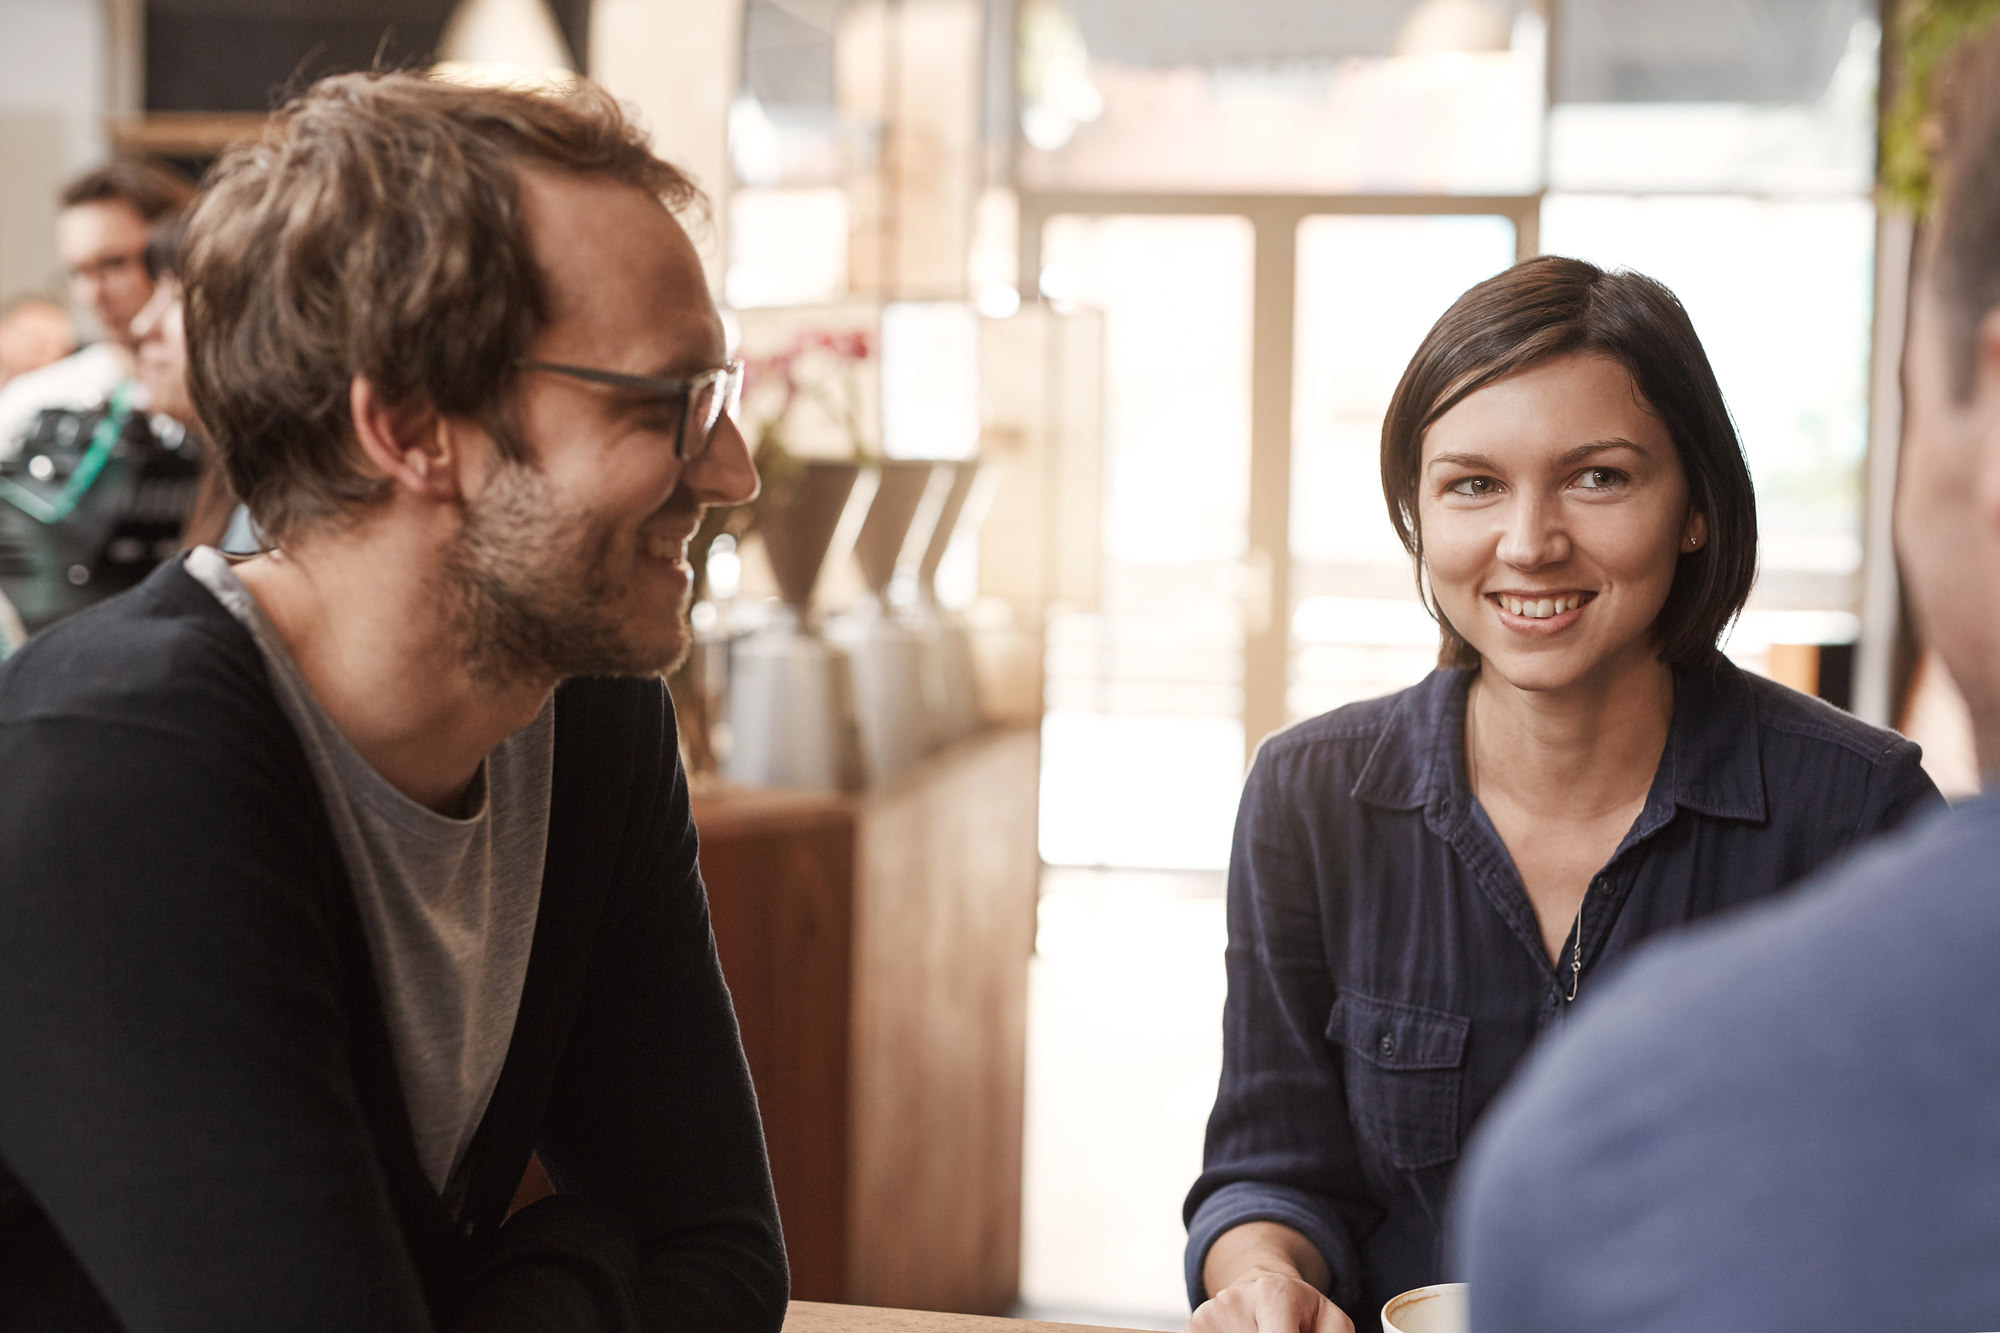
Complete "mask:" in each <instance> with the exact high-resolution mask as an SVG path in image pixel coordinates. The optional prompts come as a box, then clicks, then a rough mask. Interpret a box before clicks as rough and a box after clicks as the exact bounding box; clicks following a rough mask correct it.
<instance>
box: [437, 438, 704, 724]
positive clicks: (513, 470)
mask: <svg viewBox="0 0 2000 1333" xmlns="http://www.w3.org/2000/svg"><path fill="white" fill-rule="evenodd" d="M464 516H465V517H464V523H463V525H462V526H461V527H460V529H459V533H458V537H457V540H456V541H455V542H454V543H453V548H452V550H451V551H450V552H449V553H448V555H447V556H446V560H445V566H444V573H443V579H444V583H445V594H446V596H445V599H444V600H445V604H446V605H447V606H449V607H450V608H451V609H452V614H453V619H454V621H455V628H456V630H457V632H458V639H459V643H460V645H461V647H462V650H463V652H464V654H465V661H466V668H467V670H468V671H469V672H470V673H471V675H472V677H473V679H475V680H477V681H480V682H481V683H483V684H488V685H497V686H507V685H513V684H516V683H519V682H521V681H523V680H533V679H537V678H540V679H547V678H549V677H554V678H556V679H558V680H560V679H563V678H566V677H569V676H657V675H664V674H666V673H668V672H671V671H672V670H673V669H674V668H675V667H677V666H679V665H680V663H681V660H682V659H683V658H685V657H686V656H687V649H688V637H689V636H688V628H687V619H686V610H687V608H686V606H685V605H684V604H683V605H680V606H676V607H675V608H674V609H673V611H672V612H671V613H670V614H669V616H668V623H667V624H664V625H661V624H649V623H645V622H643V621H640V620H638V619H637V617H638V616H639V614H640V613H639V612H638V610H637V609H636V608H635V607H634V604H633V603H634V600H635V597H636V594H635V592H634V590H633V588H632V586H631V585H630V584H629V583H623V582H620V581H619V580H618V578H617V577H616V576H615V575H614V574H613V573H612V572H611V570H612V565H613V557H614V555H615V554H616V552H615V550H614V547H615V545H616V543H617V540H618V538H617V533H616V531H615V530H614V529H613V528H612V527H611V526H610V525H607V524H604V523H602V522H601V521H598V520H595V519H594V518H593V517H592V516H591V515H590V513H589V512H588V511H585V510H567V511H566V510H564V509H562V508H561V507H560V506H559V505H558V504H557V502H556V500H555V497H554V495H553V493H552V490H551V488H550V486H549V484H548V480H547V478H545V477H543V476H542V475H541V473H539V472H537V471H536V470H535V469H534V468H533V467H531V466H528V465H526V464H519V463H503V464H501V465H500V468H499V470H498V471H497V472H496V473H495V474H494V475H493V477H492V479H491V481H490V483H489V484H488V485H487V487H486V489H485V493H484V494H482V495H481V496H480V498H479V500H478V501H477V503H474V502H471V501H468V502H466V504H465V507H464Z"/></svg>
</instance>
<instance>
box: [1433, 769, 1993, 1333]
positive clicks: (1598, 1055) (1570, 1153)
mask: <svg viewBox="0 0 2000 1333" xmlns="http://www.w3.org/2000/svg"><path fill="white" fill-rule="evenodd" d="M1996 861H2000V804H1995V803H1992V802H1981V803H1979V804H1978V805H1977V806H1975V807H1972V808H1961V809H1959V810H1955V811H1951V812H1949V813H1945V814H1942V815H1939V816H1936V817H1933V818H1930V819H1926V820H1923V821H1921V822H1920V823H1919V824H1917V825H1916V826H1915V827H1914V828H1911V829H1909V830H1907V831H1905V832H1903V833H1900V834H1897V835H1893V836H1891V837H1889V838H1886V839H1884V840H1883V841H1881V842H1879V843H1877V844H1875V845H1874V846H1873V847H1871V848H1870V849H1869V850H1868V851H1866V852H1864V853H1862V854H1861V855H1859V856H1857V857H1855V858H1854V859H1853V860H1851V861H1848V862H1846V863H1845V864H1844V865H1842V866H1841V867H1840V868H1838V869H1837V870H1835V871H1833V872H1831V873H1829V874H1827V875H1825V876H1822V877H1820V878H1818V879H1817V880H1815V881H1810V882H1808V884H1806V885H1805V886H1803V887H1802V888H1801V889H1799V890H1798V891H1797V892H1796V893H1794V894H1791V895H1788V896H1786V897H1785V898H1783V899H1779V900H1776V901H1773V902H1771V903H1767V904H1763V905H1760V906H1758V907H1756V908H1753V909H1750V910H1748V911H1746V912H1744V913H1741V914H1738V915H1735V916H1733V917H1729V918H1724V919H1721V920H1718V921H1716V922H1714V923H1711V924H1709V925H1706V926H1703V927H1699V928H1696V929H1694V930H1690V931H1688V932H1685V933H1683V934H1682V935H1680V936H1679V937H1677V938H1672V939H1667V940H1663V941H1661V942H1658V943H1656V944H1654V945H1653V946H1651V947H1649V948H1648V949H1647V950H1645V951H1644V952H1642V953H1641V955H1640V956H1639V957H1638V959H1637V960H1636V961H1635V962H1634V963H1633V964H1632V965H1631V966H1630V967H1629V968H1628V969H1627V970H1626V971H1625V972H1624V973H1622V974H1621V975H1620V976H1619V977H1617V978H1616V979H1615V980H1613V981H1612V982H1610V983H1609V984H1607V985H1606V986H1605V987H1603V988H1602V990H1601V991H1600V992H1599V993H1598V994H1597V995H1596V996H1595V997H1592V998H1591V999H1588V1000H1586V1001H1585V1003H1584V1004H1583V1006H1582V1007H1581V1008H1580V1009H1579V1012H1578V1014H1577V1016H1576V1018H1575V1020H1574V1021H1573V1023H1572V1024H1571V1025H1570V1026H1569V1027H1568V1028H1567V1029H1566V1030H1564V1031H1562V1032H1560V1033H1558V1034H1555V1035H1554V1036H1553V1037H1552V1039H1551V1040H1550V1041H1549V1042H1548V1044H1547V1045H1546V1046H1545V1047H1544V1048H1543V1049H1542V1050H1541V1051H1539V1052H1538V1053H1537V1055H1536V1056H1535V1058H1534V1059H1533V1060H1532V1062H1531V1063H1530V1065H1529V1067H1528V1069H1527V1070H1526V1071H1524V1075H1523V1077H1522V1078H1520V1079H1519V1080H1518V1081H1517V1084H1516V1087H1515V1088H1514V1090H1513V1091H1512V1092H1511V1093H1510V1094H1509V1095H1508V1096H1507V1097H1506V1098H1505V1099H1504V1100H1503V1102H1502V1103H1501V1104H1500V1105H1499V1106H1498V1107H1497V1108H1496V1109H1495V1112H1494V1113H1493V1115H1492V1116H1491V1118H1490V1119H1489V1122H1488V1123H1487V1124H1486V1125H1485V1126H1484V1127H1483V1131H1482V1134H1481V1137H1480V1140H1479V1141H1478V1142H1477V1143H1476V1144H1475V1147H1474V1151H1473V1153H1472V1155H1471V1158H1470V1160H1469V1163H1468V1169H1467V1172H1466V1185H1465V1191H1466V1200H1467V1204H1466V1209H1467V1245H1466V1255H1467V1262H1468V1264H1469V1276H1470V1277H1471V1278H1472V1280H1473V1281H1474V1282H1475V1284H1477V1283H1478V1282H1480V1281H1481V1280H1482V1279H1485V1280H1487V1281H1489V1283H1490V1284H1491V1286H1492V1288H1493V1289H1494V1290H1495V1291H1496V1293H1498V1294H1497V1295H1496V1302H1497V1303H1496V1304H1495V1305H1494V1306H1491V1307H1489V1308H1488V1310H1487V1312H1486V1313H1487V1314H1488V1315H1490V1316H1492V1318H1491V1319H1490V1321H1489V1323H1488V1326H1489V1327H1492V1328H1495V1329H1501V1330H1506V1329H1514V1328H1528V1327H1536V1328H1538V1329H1547V1328H1551V1327H1570V1326H1575V1327H1579V1328H1580V1327H1625V1328H1633V1329H1652V1328H1662V1329H1664V1328H1668V1327H1696V1326H1703V1322H1702V1318H1692V1321H1691V1322H1690V1317H1691V1316H1694V1315H1696V1314H1697V1313H1699V1312H1697V1311H1696V1310H1695V1308H1694V1306H1696V1305H1699V1304H1701V1302H1703V1301H1706V1300H1709V1299H1711V1298H1717V1299H1737V1300H1743V1299H1753V1298H1754V1299H1753V1306H1746V1307H1744V1308H1745V1309H1750V1308H1753V1307H1754V1308H1757V1309H1762V1308H1763V1307H1762V1306H1755V1304H1754V1302H1755V1301H1758V1300H1765V1299H1767V1298H1774V1297H1776V1296H1786V1297H1787V1298H1789V1296H1790V1295H1791V1294H1793V1292H1794V1288H1795V1287H1796V1285H1797V1279H1798V1277H1799V1274H1800V1272H1801V1267H1800V1266H1801V1265H1808V1266H1810V1265H1818V1266H1820V1267H1824V1268H1826V1269H1828V1272H1827V1277H1828V1279H1829V1280H1830V1281H1831V1282H1832V1283H1833V1286H1834V1288H1839V1287H1840V1286H1841V1285H1842V1281H1841V1278H1840V1275H1839V1274H1838V1273H1837V1272H1834V1271H1832V1270H1833V1269H1837V1268H1838V1267H1839V1266H1840V1265H1842V1264H1847V1263H1852V1264H1854V1265H1858V1266H1861V1267H1865V1266H1867V1265H1869V1264H1874V1265H1877V1266H1878V1267H1879V1266H1880V1265H1881V1264H1882V1263H1883V1261H1884V1256H1885V1255H1888V1254H1890V1253H1891V1252H1892V1251H1896V1250H1897V1247H1899V1246H1903V1245H1904V1244H1905V1243H1906V1242H1907V1241H1909V1239H1910V1238H1911V1236H1912V1235H1913V1234H1916V1235H1920V1234H1925V1233H1927V1232H1928V1231H1929V1230H1930V1229H1931V1228H1932V1227H1933V1226H1934V1225H1937V1224H1940V1223H1942V1222H1944V1221H1945V1220H1946V1219H1947V1217H1948V1215H1950V1214H1951V1213H1952V1212H1954V1211H1957V1212H1958V1213H1959V1214H1960V1215H1961V1216H1960V1217H1959V1219H1958V1220H1960V1221H1962V1222H1963V1223H1964V1225H1965V1226H1966V1227H1967V1228H1968V1229H1969V1231H1968V1234H1971V1233H1977V1234H1978V1235H1979V1236H1981V1237H1983V1238H1985V1239H1989V1240H1991V1241H1993V1242H1994V1243H1996V1244H2000V1150H1996V1149H1995V1148H1994V1147H1992V1146H1991V1145H1990V1143H1987V1140H1989V1139H1990V1137H1991V1136H1990V1133H1989V1130H1988V1127H1986V1126H1985V1125H1984V1124H1983V1123H1982V1124H1980V1125H1979V1127H1978V1128H1977V1130H1976V1132H1974V1122H1984V1121H1986V1120H1990V1118H1991V1117H1992V1116H1993V1115H1994V1114H1996V1113H2000V1080H1996V1079H1995V1078H1994V1076H1993V1074H1992V1072H1991V1071H1993V1070H1994V1069H1996V1068H2000V1029H1996V1025H1994V1024H1992V1023H1990V1022H1988V1021H1987V1018H1986V1016H1988V1015H1990V1014H1992V1013H1993V1012H1995V1011H1996V1009H2000V969H1996V968H1995V967H1994V966H1993V964H1992V959H1993V958H1994V957H1995V956H2000V895H1996V894H1995V893H1994V892H1993V891H1992V869H1991V867H1992V866H1993V865H1994V864H1995V862H1996ZM1982 1145H1984V1146H1982ZM1551 1189H1559V1190H1561V1191H1562V1192H1563V1193H1564V1195H1565V1201H1564V1204H1563V1206H1564V1207H1565V1208H1567V1209H1570V1210H1571V1211H1572V1216H1573V1218H1574V1220H1575V1221H1576V1223H1577V1225H1578V1227H1579V1228H1581V1229H1582V1230H1583V1231H1586V1232H1588V1233H1589V1235H1590V1236H1591V1240H1590V1242H1589V1244H1588V1245H1587V1246H1585V1247H1584V1248H1585V1250H1587V1251H1590V1252H1589V1253H1583V1252H1578V1251H1571V1252H1569V1253H1567V1254H1565V1255H1562V1256H1554V1255H1550V1254H1547V1253H1545V1252H1543V1249H1542V1246H1541V1245H1540V1244H1539V1243H1538V1242H1536V1241H1534V1240H1532V1239H1531V1238H1526V1237H1521V1236H1513V1237H1511V1238H1510V1236H1509V1235H1508V1233H1507V1218H1508V1217H1509V1216H1513V1215H1516V1214H1517V1213H1518V1211H1519V1210H1521V1209H1524V1208H1526V1209H1532V1207H1533V1206H1534V1202H1533V1201H1535V1200H1543V1201H1548V1200H1546V1199H1544V1196H1546V1195H1547V1194H1548V1192H1549V1191H1550V1190H1551ZM1968 1189H1970V1190H1971V1195H1968V1196H1967V1198H1966V1200H1965V1201H1964V1202H1963V1206H1962V1207H1961V1206H1959V1205H1956V1204H1954V1203H1953V1202H1951V1200H1952V1198H1953V1196H1954V1194H1955V1193H1964V1192H1965V1191H1966V1190H1968ZM1973 1195H1976V1196H1977V1197H1976V1198H1975V1197H1972V1196H1973ZM1982 1200H1983V1202H1982ZM1940 1264H1942V1266H1940ZM1899 1265H1900V1266H1907V1269H1908V1271H1907V1272H1904V1271H1903V1267H1900V1266H1899ZM1559 1267H1562V1268H1564V1271H1565V1272H1567V1274H1568V1275H1567V1276H1565V1275H1564V1272H1558V1271H1557V1270H1558V1268H1559ZM1852 1271H1859V1269H1858V1268H1856V1269H1854V1270H1852ZM1885 1271H1897V1272H1898V1273H1899V1275H1901V1276H1905V1277H1916V1276H1917V1275H1919V1274H1928V1275H1929V1276H1930V1277H1933V1278H1935V1279H1936V1280H1937V1282H1936V1286H1935V1290H1936V1291H1937V1292H1939V1293H1950V1292H1954V1291H1955V1292H1958V1293H1959V1294H1963V1292H1964V1291H1966V1290H1969V1289H1970V1288H1969V1287H1968V1286H1967V1284H1968V1283H1972V1284H1976V1283H1977V1282H1979V1281H1981V1280H1984V1281H1986V1282H1987V1283H1988V1287H1987V1288H1985V1291H1986V1293H1987V1294H1989V1295H1992V1296H1994V1297H1996V1298H2000V1270H1996V1271H1995V1273H1993V1274H1991V1275H1989V1276H1988V1277H1987V1278H1985V1279H1981V1278H1979V1276H1978V1274H1976V1273H1973V1272H1971V1271H1969V1270H1964V1269H1962V1268H1953V1267H1952V1266H1951V1265H1950V1264H1949V1263H1946V1262H1944V1261H1943V1260H1942V1259H1941V1258H1940V1259H1938V1261H1937V1262H1933V1261H1932V1260H1927V1259H1926V1258H1924V1256H1923V1255H1921V1254H1917V1253H1911V1254H1901V1253H1896V1254H1895V1257H1894V1261H1893V1262H1892V1263H1891V1264H1890V1266H1889V1268H1888V1269H1887V1270H1885ZM1583 1272H1604V1273H1633V1272H1643V1273H1644V1278H1645V1281H1646V1282H1647V1283H1651V1284H1652V1287H1653V1291H1652V1295H1653V1296H1657V1297H1660V1298H1661V1301H1662V1302H1664V1303H1655V1304H1653V1305H1651V1306H1648V1304H1647V1302H1648V1300H1649V1299H1651V1298H1650V1297H1648V1296H1647V1295H1646V1294H1645V1291H1644V1288H1643V1287H1632V1288H1631V1289H1629V1290H1626V1291H1622V1292H1621V1291H1618V1290H1614V1289H1613V1288H1614V1287H1615V1286H1616V1283H1606V1282H1599V1281H1596V1280H1595V1279H1586V1278H1585V1277H1583V1276H1580V1275H1579V1274H1580V1273H1583ZM1509 1273H1513V1274H1516V1275H1517V1276H1508V1275H1507V1274H1509ZM1489 1274H1491V1276H1490V1277H1489V1276H1488V1275H1489ZM1758 1277H1761V1279H1762V1282H1761V1285H1759V1284H1757V1283H1755V1282H1754V1281H1753V1279H1755V1278H1758ZM1850 1285H1851V1283H1850ZM1475 1289H1476V1288H1475ZM1746 1293H1747V1294H1746ZM1634 1302H1636V1304H1634ZM1482 1303H1483V1302H1482ZM1502 1306H1506V1307H1508V1311H1511V1313H1508V1311H1503V1310H1502V1309H1501V1307H1502ZM1558 1307H1568V1309H1569V1313H1570V1314H1573V1315H1575V1317H1576V1318H1575V1321H1573V1323H1562V1322H1561V1321H1558V1323H1557V1324H1554V1325H1551V1324H1548V1323H1545V1322H1539V1321H1540V1320H1541V1319H1543V1318H1545V1317H1548V1316H1550V1315H1551V1313H1552V1312H1553V1311H1554V1310H1555V1309H1556V1308H1558ZM1642 1309H1648V1310H1650V1313H1648V1314H1645V1315H1644V1316H1643V1317H1641V1314H1640V1311H1641V1310H1642ZM1523 1311H1528V1312H1531V1313H1532V1315H1533V1316H1534V1317H1533V1318H1515V1317H1513V1316H1515V1315H1521V1314H1522V1312H1523ZM1662 1311H1667V1312H1669V1313H1670V1315H1671V1317H1670V1318H1667V1319H1666V1320H1665V1321H1664V1322H1663V1320H1662V1318H1661V1317H1660V1314H1661V1312H1662ZM1675 1319H1678V1320H1680V1321H1681V1322H1679V1323H1678V1324H1677V1323H1675V1322H1674V1320H1675ZM1805 1322H1807V1323H1812V1321H1811V1320H1807V1321H1805ZM1708 1326H1714V1325H1708ZM1730 1326H1732V1327H1750V1326H1753V1325H1752V1324H1746V1323H1741V1322H1738V1323H1735V1324H1732V1325H1730ZM1812 1326H1816V1327H1828V1328H1847V1327H1859V1326H1860V1325H1856V1324H1853V1323H1850V1322H1841V1321H1839V1320H1834V1321H1832V1322H1828V1323H1825V1324H1816V1323H1815V1324H1813V1325H1812ZM1965 1326H1967V1327H1970V1326H1971V1325H1965Z"/></svg>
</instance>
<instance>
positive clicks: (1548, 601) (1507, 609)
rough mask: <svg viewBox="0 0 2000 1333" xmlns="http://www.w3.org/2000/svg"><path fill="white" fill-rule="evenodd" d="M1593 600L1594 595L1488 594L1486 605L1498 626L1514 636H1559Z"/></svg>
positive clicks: (1570, 592)
mask: <svg viewBox="0 0 2000 1333" xmlns="http://www.w3.org/2000/svg"><path fill="white" fill-rule="evenodd" d="M1596 597H1597V594H1596V593H1594V592H1587V591H1580V590H1577V589H1565V590H1561V591H1556V590H1548V591H1541V592H1536V591H1526V592H1489V593H1487V594H1486V602H1487V604H1488V605H1489V606H1491V607H1493V608H1494V609H1495V611H1496V612H1497V618H1498V619H1499V621H1500V623H1501V624H1502V625H1504V626H1506V627H1507V628H1508V629H1510V630H1512V631H1514V632H1515V633H1517V634H1538V635H1554V634H1560V633H1562V632H1563V631H1564V630H1566V629H1568V628H1569V627H1570V626H1572V625H1574V624H1576V623H1577V621H1578V620H1580V619H1582V618H1583V612H1584V608H1585V607H1587V606H1589V605H1590V603H1591V602H1592V601H1594V600H1595V599H1596Z"/></svg>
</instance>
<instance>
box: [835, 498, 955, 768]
mask: <svg viewBox="0 0 2000 1333" xmlns="http://www.w3.org/2000/svg"><path fill="white" fill-rule="evenodd" d="M945 466H948V465H939V464H936V463H932V462H929V461H926V460H916V459H888V460H885V461H884V462H883V463H882V464H881V483H880V485H879V486H877V488H876V490H875V496H874V501H873V503H871V504H870V505H869V507H868V516H867V518H866V520H865V521H863V523H862V524H861V530H860V532H859V534H857V536H856V537H855V541H854V560H855V563H856V564H857V565H859V566H860V567H861V576H862V580H863V582H864V583H865V585H866V588H867V591H866V592H865V593H864V594H863V595H862V597H861V599H860V600H859V601H858V602H857V603H856V604H855V606H854V608H853V609H852V610H851V611H847V612H845V613H843V614H841V615H837V616H831V617H829V618H828V619H827V622H826V638H827V640H828V641H829V642H831V643H833V644H835V645H837V646H838V647H840V648H843V649H845V650H846V652H847V655H848V660H849V665H850V673H851V679H852V681H853V686H854V716H855V722H856V726H857V730H858V732H859V735H860V738H861V762H862V771H863V775H864V777H865V780H866V781H867V783H868V784H869V785H871V786H872V785H876V784H879V783H884V782H891V781H894V780H895V779H896V778H897V777H899V776H901V775H902V774H903V773H905V772H907V771H908V770H909V769H910V768H911V767H913V766H914V765H915V764H916V763H917V761H918V760H920V759H922V758H923V757H924V756H925V755H926V754H928V753H930V752H931V750H932V749H934V748H936V745H937V740H938V736H937V729H936V728H935V726H934V725H933V722H932V718H931V711H930V707H929V702H928V697H927V692H926V690H925V688H924V673H923V662H922V650H921V647H920V645H919V642H918V636H917V633H916V631H914V630H913V629H912V628H911V627H910V626H909V625H908V624H906V623H904V621H903V619H902V617H900V616H899V615H897V614H896V612H895V610H894V608H893V607H892V605H891V601H890V597H891V585H892V584H894V583H895V581H896V579H897V576H898V571H899V570H910V569H911V568H912V567H913V566H914V564H915V559H914V555H915V552H914V551H912V550H911V548H912V547H915V548H916V550H921V549H922V541H923V540H924V539H925V538H927V537H928V536H929V531H930V528H931V527H932V526H934V524H935V520H936V515H937V514H938V513H939V511H940V508H941V505H942V501H943V498H944V497H943V488H948V487H949V484H950V479H949V477H948V475H946V474H945V473H944V472H943V471H942V468H943V467H945ZM940 483H942V488H941V486H940ZM927 501H928V503H926V502H927ZM926 511H928V512H926ZM920 515H921V516H923V518H924V519H925V521H924V522H923V524H922V535H921V536H919V535H918V534H916V533H914V532H913V531H912V529H913V528H915V527H917V525H918V520H919V517H920Z"/></svg>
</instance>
